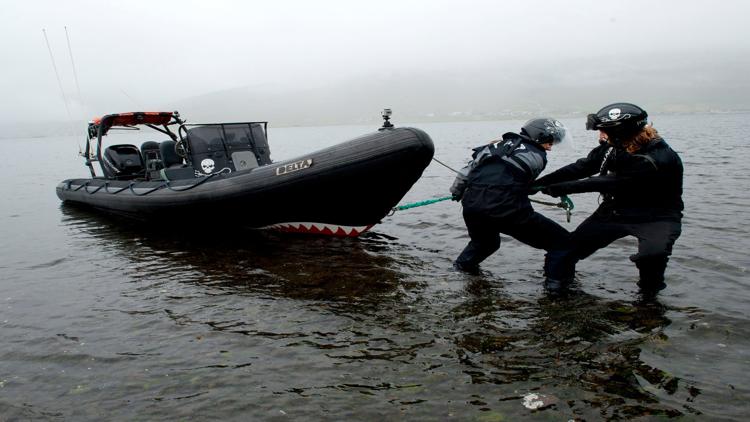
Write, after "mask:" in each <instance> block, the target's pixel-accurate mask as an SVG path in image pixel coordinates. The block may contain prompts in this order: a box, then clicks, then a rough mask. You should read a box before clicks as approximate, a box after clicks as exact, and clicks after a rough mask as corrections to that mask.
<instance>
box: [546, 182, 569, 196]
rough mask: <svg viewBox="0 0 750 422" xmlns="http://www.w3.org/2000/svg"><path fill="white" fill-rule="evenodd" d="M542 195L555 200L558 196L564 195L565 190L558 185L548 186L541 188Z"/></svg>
mask: <svg viewBox="0 0 750 422" xmlns="http://www.w3.org/2000/svg"><path fill="white" fill-rule="evenodd" d="M542 193H543V194H545V195H549V196H552V197H555V198H557V197H558V196H560V195H565V193H566V192H565V189H563V188H562V186H560V185H549V186H545V187H544V188H542Z"/></svg>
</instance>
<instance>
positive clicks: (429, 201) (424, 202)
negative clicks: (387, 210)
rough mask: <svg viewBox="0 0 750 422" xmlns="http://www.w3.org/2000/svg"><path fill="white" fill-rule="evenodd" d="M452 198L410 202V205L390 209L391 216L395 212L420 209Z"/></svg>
mask: <svg viewBox="0 0 750 422" xmlns="http://www.w3.org/2000/svg"><path fill="white" fill-rule="evenodd" d="M451 198H453V197H452V196H443V197H442V198H435V199H426V200H424V201H419V202H412V203H411V204H405V205H399V206H397V207H393V208H391V214H390V215H393V213H394V212H396V211H402V210H408V209H409V208H416V207H422V206H425V205H430V204H434V203H435V202H440V201H445V200H448V199H451Z"/></svg>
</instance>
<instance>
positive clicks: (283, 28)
mask: <svg viewBox="0 0 750 422" xmlns="http://www.w3.org/2000/svg"><path fill="white" fill-rule="evenodd" d="M95 5H96V3H91V2H88V1H71V2H66V3H65V4H58V3H56V2H45V1H38V2H28V3H24V4H23V5H21V4H19V5H16V7H14V8H13V10H8V11H7V12H8V13H6V14H5V15H4V16H3V17H0V23H1V24H2V25H0V31H2V34H3V35H4V36H3V37H2V39H3V40H4V41H3V43H4V44H3V45H4V48H3V51H4V56H5V57H6V63H4V66H3V69H2V70H0V71H1V72H3V78H0V84H2V88H3V92H4V94H5V99H4V101H3V102H1V103H0V104H1V105H0V107H2V110H0V128H3V129H4V132H5V133H6V136H7V135H8V134H9V132H18V131H19V130H20V131H21V132H23V133H27V134H33V133H32V132H34V126H35V125H39V126H43V125H40V122H45V123H50V124H52V123H54V122H64V123H65V124H70V122H71V121H74V122H85V121H87V120H89V119H91V118H93V117H94V116H100V115H104V114H110V113H119V112H127V111H149V110H168V111H171V110H179V111H180V112H181V113H182V114H183V115H184V116H185V117H186V118H187V119H188V120H190V121H209V120H211V121H230V120H268V121H270V122H271V123H272V124H273V125H275V126H290V125H325V124H357V123H368V124H369V123H371V122H377V121H379V119H380V110H381V109H382V108H384V107H390V108H392V109H393V110H394V117H395V118H396V119H397V120H398V121H414V122H418V121H435V120H488V119H501V118H509V117H510V118H512V117H513V116H526V115H530V114H534V113H558V114H561V115H577V114H583V113H588V112H592V111H595V110H596V109H598V108H599V107H601V106H603V105H604V104H607V103H611V102H615V101H631V102H635V103H638V104H641V105H643V106H644V108H646V109H648V110H649V111H651V112H652V113H654V112H705V111H708V112H710V111H737V110H739V111H742V110H750V101H748V98H749V97H750V82H748V78H747V76H746V75H747V74H750V58H749V57H750V54H748V53H750V30H749V29H747V27H746V25H745V23H744V16H746V15H747V12H748V11H749V10H750V5H749V4H746V3H744V2H741V1H725V2H720V3H709V2H705V1H682V2H676V1H665V2H658V3H653V4H652V3H649V2H645V1H634V2H631V3H629V4H627V5H625V4H602V3H600V2H596V1H593V0H578V1H572V2H566V3H565V4H547V3H545V2H542V1H530V2H523V3H515V2H513V3H506V4H502V3H501V4H495V3H494V2H490V1H477V2H472V3H470V4H463V3H460V2H456V1H434V2H426V1H414V2H408V3H406V4H401V3H398V2H394V1H383V2H379V3H378V4H368V5H358V4H350V3H348V2H344V1H335V0H330V1H323V2H320V3H316V4H315V5H311V4H307V3H304V2H295V1H281V2H279V3H278V4H274V5H265V4H264V5H248V4H243V3H234V2H230V1H218V2H216V3H212V4H211V5H210V6H209V5H204V4H202V3H196V2H192V3H191V2H160V3H158V4H147V3H145V2H144V3H140V2H134V3H132V4H129V5H128V6H125V5H110V6H108V8H107V9H108V10H96V9H101V8H97V7H94V6H95ZM677 11H679V13H677ZM42 29H46V33H47V35H48V39H49V45H50V50H48V48H47V45H46V41H45V39H44V34H42V31H41V30H42ZM65 29H67V31H68V33H67V34H66V32H65ZM66 35H68V37H66ZM68 39H69V40H70V48H68V44H67V40H68ZM50 52H51V53H52V57H53V58H54V61H52V60H51V58H50ZM53 63H54V66H53ZM55 68H56V69H57V71H58V72H57V74H55V72H54V69H55ZM76 76H77V78H76ZM58 77H59V80H60V85H61V86H60V85H58V82H57V78H58ZM79 87H80V91H79ZM52 126H54V124H52ZM11 129H12V130H11ZM50 130H55V129H50ZM57 130H60V129H57ZM38 131H40V132H46V131H47V130H46V129H43V128H41V127H40V128H39V130H38ZM11 135H12V134H11Z"/></svg>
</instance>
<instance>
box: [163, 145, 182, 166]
mask: <svg viewBox="0 0 750 422" xmlns="http://www.w3.org/2000/svg"><path fill="white" fill-rule="evenodd" d="M176 144H177V142H175V141H173V140H171V139H170V140H167V141H164V142H162V143H160V144H159V155H160V156H161V163H162V166H163V167H164V168H173V167H182V165H183V164H184V162H183V161H182V157H180V156H179V155H177V151H175V149H174V147H175V145H176Z"/></svg>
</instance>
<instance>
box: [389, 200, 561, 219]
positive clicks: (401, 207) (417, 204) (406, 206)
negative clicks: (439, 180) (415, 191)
mask: <svg viewBox="0 0 750 422" xmlns="http://www.w3.org/2000/svg"><path fill="white" fill-rule="evenodd" d="M451 198H453V197H452V196H443V197H440V198H434V199H426V200H424V201H418V202H412V203H410V204H404V205H399V206H397V207H393V208H391V212H390V213H389V214H388V215H389V216H391V215H393V214H394V213H395V212H396V211H403V210H408V209H409V208H416V207H423V206H425V205H430V204H434V203H436V202H441V201H447V200H448V199H451ZM529 200H530V201H531V202H536V203H537V204H542V205H549V206H551V207H558V208H562V209H564V210H565V215H566V217H567V220H568V223H570V215H571V211H573V209H574V208H575V207H576V206H575V204H573V201H571V200H570V198H568V196H567V195H562V196H560V202H559V203H557V204H556V203H554V202H545V201H539V200H536V199H531V198H529Z"/></svg>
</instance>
